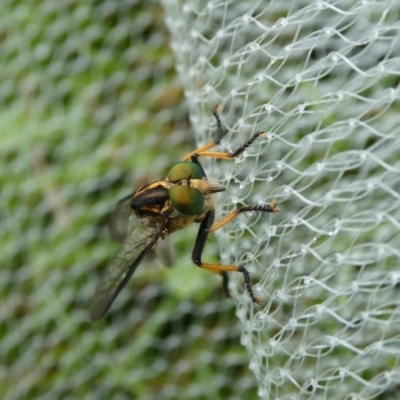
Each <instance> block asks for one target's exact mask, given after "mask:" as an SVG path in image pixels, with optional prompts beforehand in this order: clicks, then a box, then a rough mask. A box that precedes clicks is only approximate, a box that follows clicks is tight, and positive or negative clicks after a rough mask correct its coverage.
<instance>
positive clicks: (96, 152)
mask: <svg viewBox="0 0 400 400" xmlns="http://www.w3.org/2000/svg"><path fill="white" fill-rule="evenodd" d="M163 16H164V14H163V9H162V7H161V6H160V5H159V3H158V2H157V1H154V0H152V1H147V2H145V3H144V2H141V1H126V0H124V1H116V2H110V1H91V2H79V1H59V2H55V1H50V0H48V1H33V0H31V1H25V2H19V1H11V0H9V1H7V0H5V1H2V2H1V3H0V45H1V53H0V59H1V68H0V104H1V109H0V127H1V128H0V160H1V169H0V180H1V181H0V182H1V197H0V198H1V209H0V218H1V229H0V243H1V254H2V257H1V260H2V263H1V264H2V265H1V269H0V293H1V306H0V317H1V325H0V398H2V399H7V400H10V399H12V400H17V399H136V398H138V399H244V398H246V399H251V398H255V397H256V387H255V381H254V378H253V376H252V373H251V371H249V369H248V358H247V354H246V353H245V350H244V348H243V347H242V346H241V344H240V326H239V323H238V321H237V319H236V317H235V308H234V304H233V303H232V302H231V301H229V300H227V299H225V298H224V296H223V294H222V291H221V290H220V281H219V279H217V277H215V276H213V275H212V274H209V273H207V272H204V271H199V270H198V269H196V268H195V267H194V266H192V263H191V261H190V255H191V250H192V246H193V243H194V239H195V235H196V230H195V228H193V229H188V230H187V231H185V233H184V234H183V235H182V234H181V235H179V234H177V235H176V238H175V240H173V244H174V248H175V251H176V267H175V268H172V269H167V268H164V267H163V266H161V264H160V263H159V262H158V261H157V260H148V261H147V262H144V263H143V265H142V266H141V267H140V268H139V270H138V271H137V273H136V274H135V276H134V278H133V279H132V281H131V282H130V283H129V285H128V286H127V288H126V289H124V291H123V292H122V293H121V295H120V297H119V298H118V300H117V301H116V303H115V304H114V306H113V308H112V310H111V312H110V313H109V314H108V315H107V317H106V318H105V319H103V320H101V321H100V322H98V323H95V324H92V323H90V322H89V320H88V314H87V309H88V303H89V302H90V298H91V296H92V294H93V292H94V289H95V286H96V284H97V282H98V279H99V276H100V274H101V272H102V270H104V268H105V266H106V265H107V262H108V260H109V259H110V257H112V255H113V252H114V251H115V250H116V248H117V244H115V243H113V242H111V240H110V239H109V237H108V233H107V230H106V228H105V224H106V221H107V218H108V215H109V213H110V212H111V211H112V208H113V206H114V204H115V202H116V201H117V200H118V199H119V198H121V197H123V196H125V195H127V194H129V193H130V192H132V191H133V190H134V189H135V188H136V187H137V186H139V185H140V184H143V183H145V182H148V181H151V180H152V179H156V178H158V177H160V176H163V174H165V172H166V171H167V170H168V167H169V166H170V165H171V164H173V163H174V162H175V161H177V160H179V158H180V157H181V156H182V155H184V154H185V152H188V151H190V150H191V149H192V148H194V146H195V135H194V132H193V130H192V128H191V126H190V124H189V122H188V116H187V114H188V112H187V108H186V104H185V99H184V96H183V91H182V88H181V86H180V84H179V82H178V78H177V74H176V72H175V70H174V58H173V55H172V52H171V49H170V46H169V35H168V32H167V30H166V28H165V26H164V21H163ZM211 106H212V105H210V107H211ZM217 254H218V247H217V243H216V240H215V238H213V239H211V242H210V244H209V250H208V256H209V257H213V255H214V257H216V255H217Z"/></svg>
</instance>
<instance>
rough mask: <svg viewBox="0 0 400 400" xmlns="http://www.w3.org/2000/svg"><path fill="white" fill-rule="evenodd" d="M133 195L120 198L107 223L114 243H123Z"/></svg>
mask: <svg viewBox="0 0 400 400" xmlns="http://www.w3.org/2000/svg"><path fill="white" fill-rule="evenodd" d="M132 198H133V193H131V194H129V195H128V196H125V197H124V198H122V199H121V200H120V201H119V202H118V203H117V204H116V205H115V208H114V210H113V212H112V214H111V216H110V219H109V221H108V230H109V231H110V236H111V238H112V239H113V240H115V241H116V242H121V243H122V242H123V241H124V240H125V238H126V236H127V234H128V232H127V230H128V223H129V217H130V216H131V214H132V209H131V200H132Z"/></svg>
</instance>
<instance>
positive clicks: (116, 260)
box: [89, 213, 158, 321]
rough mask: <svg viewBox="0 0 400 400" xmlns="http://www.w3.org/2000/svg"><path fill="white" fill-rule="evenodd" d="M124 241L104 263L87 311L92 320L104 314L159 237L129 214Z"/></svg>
mask: <svg viewBox="0 0 400 400" xmlns="http://www.w3.org/2000/svg"><path fill="white" fill-rule="evenodd" d="M127 221H128V222H127V223H126V226H127V228H126V230H125V232H129V233H128V234H127V235H126V238H125V241H124V243H123V244H122V245H121V246H120V247H119V249H118V250H117V252H116V254H115V255H114V257H113V258H112V259H111V261H110V263H109V264H108V265H107V267H106V270H105V271H104V273H103V275H102V277H101V279H100V282H99V284H98V286H97V288H96V291H95V293H94V296H93V299H92V303H91V305H90V309H89V314H90V319H91V320H92V321H95V320H98V319H100V318H101V317H103V316H104V315H105V314H106V312H107V311H108V309H109V308H110V306H111V304H112V302H113V301H114V300H115V298H116V297H117V296H118V293H119V292H120V291H121V289H122V288H123V287H124V286H125V285H126V284H127V282H128V281H129V279H130V278H131V276H132V274H133V273H134V272H135V270H136V268H137V267H138V265H139V264H140V263H141V261H142V260H143V258H144V256H145V255H146V253H147V252H148V251H149V250H150V249H151V248H152V247H153V245H154V244H155V243H156V242H157V240H158V236H157V235H153V234H152V232H153V231H152V230H151V229H149V227H147V226H145V225H143V224H142V223H141V222H140V220H139V219H137V218H136V217H135V215H133V214H132V213H131V215H130V217H129V218H127Z"/></svg>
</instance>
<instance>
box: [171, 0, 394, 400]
mask: <svg viewBox="0 0 400 400" xmlns="http://www.w3.org/2000/svg"><path fill="white" fill-rule="evenodd" d="M164 4H165V9H166V12H167V25H168V27H169V29H170V30H171V32H172V37H173V40H172V43H173V49H174V52H175V55H176V58H177V70H178V72H179V75H180V77H181V79H182V82H183V84H184V88H185V94H186V100H187V102H188V104H189V107H190V111H191V121H192V124H193V126H194V129H195V130H196V132H197V133H198V137H199V140H200V142H206V141H207V140H208V139H209V138H210V137H211V134H210V131H211V128H210V129H208V130H204V129H202V128H203V127H204V126H205V125H206V123H207V124H208V126H209V127H211V126H212V124H213V122H212V118H211V117H208V113H207V110H208V108H209V106H210V104H218V103H220V104H221V105H222V109H223V111H222V116H223V121H224V123H225V125H226V126H227V127H228V134H227V136H226V139H225V141H224V143H223V145H224V146H225V148H226V149H227V150H232V149H235V148H236V147H237V146H238V145H239V144H240V143H241V142H243V141H244V140H245V139H247V138H249V137H250V135H251V134H252V133H254V132H256V131H257V130H264V131H266V132H267V135H266V138H265V139H263V140H260V141H259V142H258V143H257V144H256V145H255V146H253V147H252V148H251V149H249V151H248V152H247V154H246V156H245V157H242V159H240V160H239V161H238V162H237V163H233V164H231V165H226V164H224V165H223V166H222V163H219V164H218V167H216V166H215V164H213V167H212V168H213V174H214V177H216V178H218V180H219V181H220V182H223V183H225V184H226V185H227V186H228V187H229V191H228V195H226V196H222V197H221V208H222V210H224V212H227V211H228V210H229V209H231V208H232V207H233V206H234V205H235V204H237V203H239V204H242V203H248V202H255V201H260V200H263V201H271V199H273V198H275V199H277V200H278V202H279V204H280V209H281V213H280V214H279V215H277V216H273V217H271V218H269V217H268V218H267V217H265V216H255V215H253V216H248V217H247V219H246V218H242V219H239V218H238V219H237V220H235V221H234V222H232V223H231V224H230V225H229V226H226V227H225V228H224V232H222V233H220V235H219V236H218V239H219V242H220V245H221V248H222V249H223V251H222V253H221V255H222V259H230V260H233V261H234V262H236V263H238V264H245V265H247V266H248V267H249V269H250V270H251V271H252V272H253V282H257V283H256V285H255V291H256V295H257V296H261V297H264V298H265V303H264V304H263V305H262V306H261V307H258V306H254V305H253V304H252V303H251V302H249V300H248V297H247V295H246V293H244V290H243V285H242V284H241V283H239V282H238V281H236V284H235V285H234V287H233V290H234V291H235V294H236V296H235V297H236V300H237V316H238V317H239V319H240V321H241V323H242V327H243V333H242V336H241V341H242V343H243V344H244V346H245V347H246V348H247V350H248V353H249V355H250V358H251V361H250V369H251V370H252V371H253V372H254V374H255V376H256V379H257V382H258V394H259V396H260V397H261V398H263V399H275V398H280V399H283V398H285V399H286V398H293V399H294V398H324V399H339V398H340V399H342V398H357V399H361V398H362V399H372V398H378V397H379V398H398V397H399V396H400V387H399V383H400V370H399V356H400V353H399V344H400V343H399V339H400V336H399V334H400V325H399V300H398V299H399V291H398V290H399V289H398V281H399V277H400V275H399V269H398V265H399V255H400V252H399V244H400V230H399V228H400V224H399V220H400V218H399V217H400V215H399V214H400V212H399V198H400V196H399V189H400V184H399V183H400V182H399V176H400V175H399V172H400V163H399V156H400V134H399V123H400V116H399V112H398V111H399V102H398V99H399V95H400V92H399V71H400V69H399V67H400V58H399V55H400V40H399V34H400V32H399V29H400V25H399V22H398V21H399V15H400V14H399V12H400V6H399V3H398V2H393V1H379V2H375V1H335V2H323V1H314V2H300V1H271V2H247V3H245V2H235V1H215V2H208V3H205V2H199V1H187V2H185V3H180V2H176V1H168V0H164ZM176 15H181V16H182V18H180V19H177V18H176V17H175V16H176ZM205 116H206V117H205ZM205 121H206V122H205ZM207 121H208V122H207ZM235 278H236V279H239V280H240V277H234V279H235Z"/></svg>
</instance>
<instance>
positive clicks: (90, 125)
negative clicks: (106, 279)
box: [0, 0, 400, 400]
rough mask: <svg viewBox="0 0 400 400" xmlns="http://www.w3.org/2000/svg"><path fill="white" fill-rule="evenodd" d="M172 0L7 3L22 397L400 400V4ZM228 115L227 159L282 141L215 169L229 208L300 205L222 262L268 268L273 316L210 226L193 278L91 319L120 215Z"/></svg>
mask: <svg viewBox="0 0 400 400" xmlns="http://www.w3.org/2000/svg"><path fill="white" fill-rule="evenodd" d="M163 6H164V9H162V8H161V6H160V5H159V4H158V3H157V2H155V1H147V2H146V4H145V5H144V6H142V5H141V2H139V1H137V2H136V1H128V0H125V1H119V2H107V1H104V2H101V1H98V2H93V3H92V4H83V3H82V4H81V3H80V2H73V1H69V2H54V1H50V0H49V1H43V2H18V1H11V0H8V1H3V2H1V4H0V40H1V42H2V52H1V55H0V57H1V60H2V68H1V69H0V82H1V85H0V104H2V106H3V107H2V108H1V111H0V126H1V127H2V128H1V132H0V141H1V143H0V162H1V164H2V168H1V171H0V182H1V188H2V193H1V197H0V202H1V210H0V217H1V221H2V229H1V230H0V243H1V248H2V268H1V269H0V296H1V301H2V305H1V307H0V318H1V322H0V327H1V330H0V397H1V398H4V399H7V400H9V399H12V400H16V399H36V398H40V399H54V398H57V399H75V398H80V399H96V400H97V399H132V398H140V399H141V400H142V399H144V400H147V399H160V398H162V399H176V398H182V399H189V398H190V399H204V398H207V399H218V398H223V399H253V398H256V397H257V394H258V395H259V397H260V398H263V399H269V398H271V399H275V398H281V399H288V398H299V399H300V398H315V399H317V398H324V399H335V398H337V399H339V398H340V399H343V398H357V399H371V398H385V399H386V398H387V399H389V398H393V399H396V398H399V397H400V388H399V380H400V374H399V350H398V349H399V330H400V328H399V312H398V304H399V301H398V280H399V272H398V258H399V250H398V249H399V244H400V243H399V242H400V237H399V226H400V225H399V222H398V221H399V209H400V207H399V194H398V193H399V182H398V179H399V178H398V177H399V169H400V168H399V161H398V160H399V156H400V144H399V140H400V135H399V134H398V130H399V127H398V125H399V119H400V116H399V115H400V114H399V112H398V108H399V107H398V97H399V88H398V75H399V72H398V71H399V70H400V69H399V52H400V46H399V45H400V43H399V28H400V26H399V23H398V21H399V17H400V6H399V4H398V3H397V2H389V1H377V2H371V1H370V2H368V1H360V2H356V1H354V2H350V1H348V2H345V1H343V2H340V1H337V2H334V3H333V2H322V1H315V2H309V1H307V2H301V1H291V2H289V1H279V2H264V1H263V2H248V3H247V2H239V1H232V2H229V1H226V0H225V1H220V2H201V1H193V2H190V1H186V2H184V3H183V2H177V1H168V0H164V1H163ZM164 13H165V19H164ZM164 20H165V21H166V24H167V26H168V29H169V31H170V33H171V35H172V39H170V38H169V36H168V34H167V32H166V31H165V29H164V27H163V22H164ZM170 41H171V43H172V48H173V52H174V55H175V60H174V59H173V58H172V56H171V53H170V51H169V48H168V46H169V43H170ZM174 68H176V69H177V71H178V78H179V80H180V83H178V82H177V78H176V74H175V71H174ZM181 84H182V86H183V88H184V95H185V99H182V92H181V88H180V85H181ZM216 104H221V105H222V120H223V123H224V125H225V127H226V129H227V132H226V135H225V137H224V141H223V143H222V148H224V149H225V150H227V151H230V150H235V149H236V148H237V147H238V146H240V145H241V144H242V143H243V142H244V141H245V140H247V139H248V138H249V137H251V135H252V134H253V133H254V132H256V131H258V130H264V131H266V133H267V134H266V136H265V137H264V138H262V139H260V140H258V141H257V142H256V143H255V144H254V145H253V146H252V147H251V148H250V149H249V150H248V151H247V152H246V154H245V155H244V156H243V157H240V159H238V160H236V162H233V163H230V162H228V161H217V162H215V161H211V160H205V161H204V167H205V169H206V171H207V173H208V174H209V176H210V177H212V178H213V179H214V180H216V181H218V182H219V183H221V184H225V185H227V186H228V190H227V192H226V193H223V194H221V195H220V196H219V198H218V210H219V212H220V215H224V214H226V213H227V212H228V211H229V210H231V209H232V207H234V206H235V204H242V203H249V202H251V203H253V202H257V201H267V202H269V201H271V200H272V199H277V200H278V201H279V207H280V209H281V213H280V214H278V215H274V216H269V215H268V216H265V215H257V214H253V215H247V216H241V217H240V218H238V219H236V220H235V221H233V222H232V223H231V224H229V225H228V226H226V227H224V229H222V230H221V231H220V232H217V235H216V236H217V238H218V243H216V242H215V241H213V239H212V238H210V243H209V244H208V246H209V247H208V250H207V257H210V258H211V259H212V257H213V253H216V252H217V247H218V248H219V249H220V252H219V253H220V254H219V256H220V257H218V258H215V260H216V261H218V260H219V259H221V260H222V261H223V262H226V263H229V262H235V263H237V264H244V265H246V266H247V267H248V268H249V270H250V271H251V272H252V282H253V284H254V290H255V291H256V294H257V295H259V296H262V297H264V298H265V302H264V304H263V305H262V306H261V307H259V306H254V305H253V304H252V303H251V302H250V301H249V298H248V296H247V294H246V293H245V292H244V287H243V282H242V277H240V276H236V275H234V274H232V281H233V282H232V284H231V288H232V291H233V294H234V301H235V303H232V301H230V300H226V299H224V297H223V294H222V292H221V291H220V290H219V289H218V288H219V285H220V281H219V280H218V279H214V277H213V276H212V275H211V276H210V274H207V272H204V271H198V270H197V269H196V268H194V267H193V266H192V265H191V262H190V252H191V248H192V246H193V241H194V238H195V235H196V230H195V229H190V228H189V229H188V230H187V231H186V230H185V233H184V234H183V235H178V234H177V235H176V238H175V239H174V244H175V245H174V247H175V249H176V253H177V254H176V258H177V261H176V267H175V268H173V269H170V270H169V269H165V268H162V267H161V266H160V265H159V264H158V263H157V262H156V261H155V260H148V261H147V263H143V265H142V266H141V267H140V268H139V269H138V271H137V272H136V273H135V275H134V277H133V278H132V282H131V283H130V284H129V285H128V286H127V287H126V288H125V289H124V290H123V291H122V292H121V295H120V296H119V298H118V299H117V301H116V303H115V304H114V305H113V308H112V310H111V312H110V314H109V315H108V316H107V317H106V318H105V319H104V320H102V321H101V322H99V323H98V324H90V323H89V322H88V316H87V308H88V303H89V301H90V297H91V295H92V294H93V292H94V289H95V285H96V283H97V281H98V278H99V274H100V273H101V271H102V270H103V269H104V267H105V265H106V263H107V261H108V260H109V259H110V257H111V256H112V254H113V252H114V251H115V248H116V245H115V244H113V243H111V242H110V239H109V237H108V235H107V232H106V231H105V229H103V227H104V224H105V221H106V219H107V216H108V214H109V212H110V211H111V209H112V206H113V203H115V202H116V201H117V200H118V199H119V198H120V197H123V196H124V195H127V194H129V192H131V191H132V190H134V189H135V188H136V187H137V186H139V185H140V184H142V183H146V182H148V181H150V180H152V179H155V178H157V177H160V176H163V174H164V173H165V171H166V170H168V166H170V165H171V164H173V163H174V162H175V161H176V160H178V159H179V158H180V157H181V156H182V155H183V154H185V152H187V151H190V150H191V149H192V147H193V146H194V143H193V141H192V137H193V133H194V134H195V136H196V140H197V143H198V144H202V143H205V142H207V141H208V140H209V139H210V138H212V137H213V136H214V134H215V121H214V119H213V118H212V115H211V109H212V107H213V106H215V105H216ZM186 106H188V108H189V111H190V124H188V123H187V121H186V118H185V115H186V109H185V107H186ZM217 244H218V246H217ZM237 317H238V319H237ZM242 345H244V347H242ZM244 349H246V350H244ZM245 351H247V353H246V352H245ZM249 366H250V368H248V367H249Z"/></svg>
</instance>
